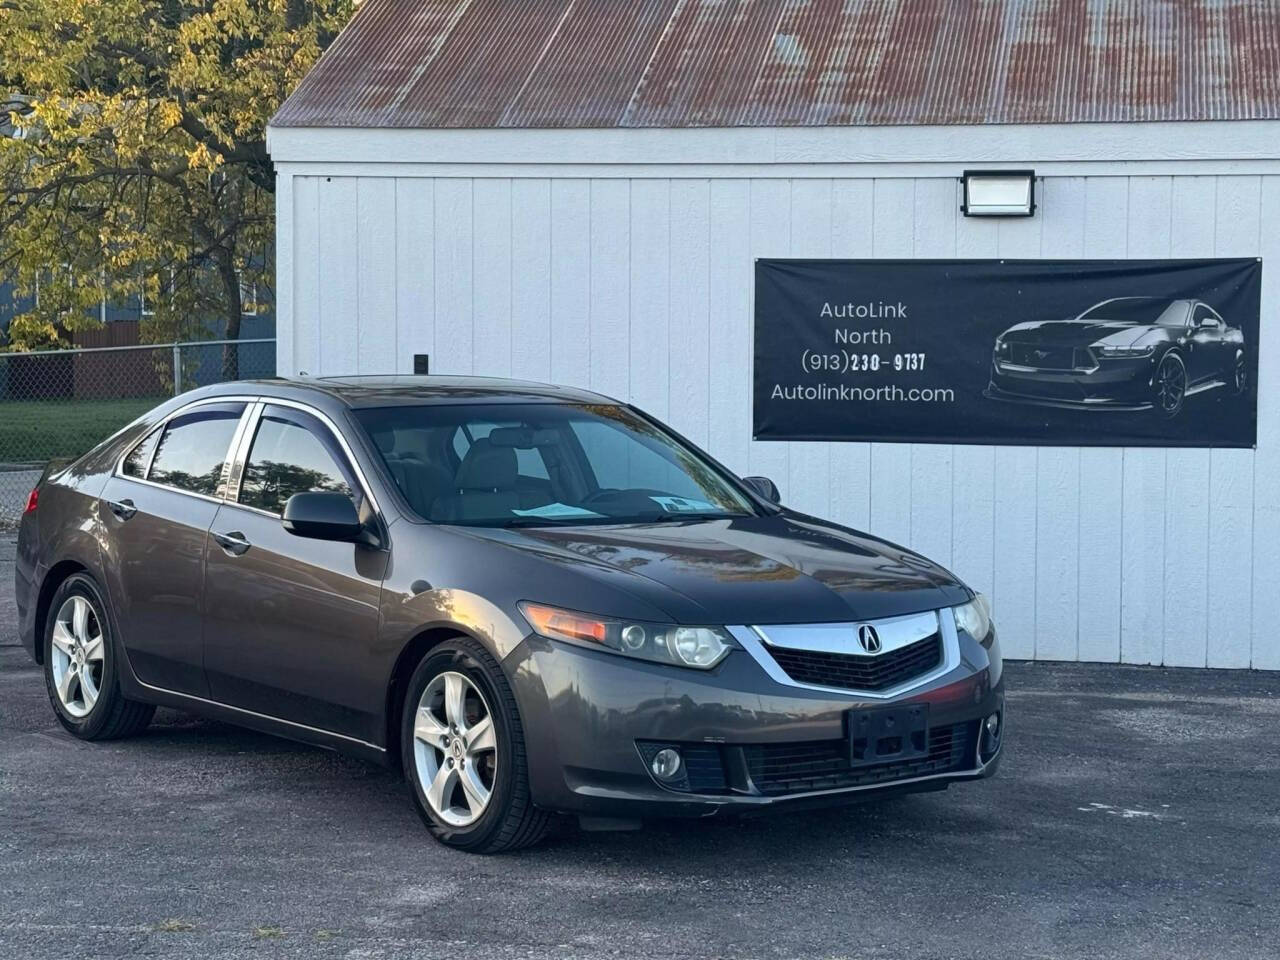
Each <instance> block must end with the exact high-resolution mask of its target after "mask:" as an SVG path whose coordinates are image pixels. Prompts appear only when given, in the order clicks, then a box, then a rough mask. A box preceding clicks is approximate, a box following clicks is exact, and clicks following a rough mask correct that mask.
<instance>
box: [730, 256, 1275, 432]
mask: <svg viewBox="0 0 1280 960" xmlns="http://www.w3.org/2000/svg"><path fill="white" fill-rule="evenodd" d="M1261 279H1262V263H1261V261H1259V260H1257V259H1252V258H1250V259H1236V260H757V261H756V303H755V379H754V388H755V403H754V422H755V431H754V432H755V436H756V439H758V440H891V441H915V442H930V443H995V444H1040V445H1046V446H1048V445H1053V446H1082V445H1089V446H1130V445H1145V446H1170V447H1251V446H1253V445H1254V444H1255V441H1256V435H1257V393H1256V389H1255V383H1256V380H1257V369H1258V314H1259V303H1260V295H1261Z"/></svg>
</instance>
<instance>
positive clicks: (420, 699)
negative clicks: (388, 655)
mask: <svg viewBox="0 0 1280 960" xmlns="http://www.w3.org/2000/svg"><path fill="white" fill-rule="evenodd" d="M400 744H401V746H400V759H401V763H402V764H403V767H404V772H405V780H406V781H407V782H408V784H409V790H410V793H411V794H412V796H413V801H414V805H415V806H416V807H417V808H418V813H419V815H420V816H421V817H422V819H423V822H425V823H426V825H427V828H428V829H429V830H430V831H431V833H432V834H433V835H434V836H435V838H436V839H437V840H439V841H440V842H441V843H444V844H447V845H448V846H451V847H456V848H457V849H459V850H467V851H470V852H472V853H501V852H503V851H506V850H515V849H519V848H520V847H526V846H530V845H531V844H534V843H537V842H538V841H539V840H541V839H542V838H543V836H545V835H546V832H547V830H548V828H549V826H550V823H551V817H550V815H549V814H548V813H546V812H545V811H542V810H539V809H537V808H536V807H535V806H534V805H533V801H532V799H531V796H530V791H529V772H528V761H527V758H526V755H525V746H524V730H523V727H522V726H521V723H520V714H519V711H518V710H517V708H516V700H515V695H514V694H513V693H512V692H511V686H510V684H508V683H507V678H506V676H505V675H504V674H503V673H502V669H501V667H499V666H498V663H497V661H495V660H494V659H493V657H491V656H490V655H489V653H488V651H486V650H485V649H484V648H483V647H481V646H480V645H479V644H477V643H476V642H475V641H473V640H468V639H458V640H452V641H447V642H446V643H444V644H442V645H440V646H438V647H435V648H434V649H432V650H431V652H430V653H428V654H427V655H426V656H425V657H424V658H423V660H422V662H421V663H420V664H418V668H417V669H416V670H415V671H414V672H413V676H412V677H411V678H410V680H409V685H408V688H407V690H406V693H405V701H404V711H403V713H402V715H401V726H400Z"/></svg>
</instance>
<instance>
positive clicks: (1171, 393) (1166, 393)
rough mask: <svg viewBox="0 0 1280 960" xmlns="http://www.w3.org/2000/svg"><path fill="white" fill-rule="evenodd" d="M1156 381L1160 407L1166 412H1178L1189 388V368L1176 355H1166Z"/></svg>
mask: <svg viewBox="0 0 1280 960" xmlns="http://www.w3.org/2000/svg"><path fill="white" fill-rule="evenodd" d="M1156 383H1157V387H1158V392H1157V396H1158V399H1159V401H1160V409H1161V410H1163V411H1164V412H1165V413H1176V412H1177V410H1178V408H1179V407H1180V406H1181V405H1182V396H1183V394H1184V393H1185V392H1186V389H1187V370H1186V367H1184V366H1183V365H1182V361H1181V360H1179V359H1178V358H1177V357H1174V356H1169V357H1165V358H1164V361H1163V362H1162V363H1161V364H1160V374H1159V377H1158V378H1157V381H1156Z"/></svg>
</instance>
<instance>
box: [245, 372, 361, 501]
mask: <svg viewBox="0 0 1280 960" xmlns="http://www.w3.org/2000/svg"><path fill="white" fill-rule="evenodd" d="M257 401H258V402H257V405H256V407H255V409H254V412H253V415H252V423H250V424H249V425H248V428H247V429H246V430H245V433H244V436H243V437H242V438H241V444H240V449H237V450H236V451H235V453H234V454H233V456H234V457H235V461H234V462H233V464H232V467H231V470H232V473H233V474H234V475H235V476H234V480H235V487H234V490H231V489H229V490H228V491H227V497H226V502H227V503H230V504H234V505H235V506H237V507H242V508H243V509H245V510H252V511H253V512H255V513H261V514H263V515H264V516H268V517H274V518H276V519H277V520H278V519H280V514H278V513H271V512H270V511H268V510H263V509H262V508H261V507H253V506H249V505H248V504H246V503H241V502H240V484H241V481H243V479H244V469H245V467H246V466H247V465H248V462H249V452H250V450H251V449H252V448H253V438H254V437H255V436H256V435H257V432H258V424H259V423H260V422H261V420H262V416H263V414H264V413H265V411H266V408H267V407H268V406H277V407H291V408H292V409H294V410H301V411H302V412H303V413H308V414H310V415H311V416H313V417H315V418H316V419H317V420H319V421H320V423H321V424H322V425H324V427H326V428H327V429H328V431H329V433H330V434H332V435H333V438H334V439H335V440H336V441H337V442H338V446H339V447H340V448H341V450H342V454H343V456H345V457H346V458H347V466H349V467H350V468H351V473H352V475H353V476H354V477H355V478H356V483H357V484H359V485H360V492H361V493H362V494H363V495H364V497H365V499H367V500H368V501H369V507H370V508H371V509H372V510H373V512H374V513H375V514H376V515H377V516H378V517H380V518H381V517H382V509H381V507H379V506H378V500H377V498H376V497H374V495H373V491H372V490H371V489H370V487H369V480H368V478H367V477H365V474H364V470H362V469H361V467H360V461H359V460H357V459H356V456H355V451H354V450H352V448H351V444H350V443H348V442H347V438H346V437H344V436H343V435H342V431H341V430H339V429H338V425H337V424H336V423H334V422H333V419H332V418H331V417H329V415H328V414H326V413H325V412H324V411H323V410H318V409H317V408H315V407H313V406H310V405H309V404H306V403H301V402H299V401H297V400H287V399H285V398H283V397H258V398H257ZM382 522H383V524H384V525H385V523H386V519H385V518H383V519H382Z"/></svg>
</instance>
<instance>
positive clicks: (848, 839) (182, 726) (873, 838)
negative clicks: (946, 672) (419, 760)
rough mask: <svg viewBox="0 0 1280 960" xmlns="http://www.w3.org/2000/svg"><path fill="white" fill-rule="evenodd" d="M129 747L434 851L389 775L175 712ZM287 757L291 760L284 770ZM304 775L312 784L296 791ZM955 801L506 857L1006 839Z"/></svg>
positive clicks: (564, 823)
mask: <svg viewBox="0 0 1280 960" xmlns="http://www.w3.org/2000/svg"><path fill="white" fill-rule="evenodd" d="M129 748H130V749H131V750H137V751H139V752H143V753H147V754H151V755H152V756H162V757H164V758H165V759H175V758H176V757H178V756H181V755H186V756H195V755H202V756H204V757H206V758H228V759H229V758H231V757H234V758H235V759H234V764H235V766H236V769H237V771H238V772H239V773H240V774H242V775H243V777H244V778H245V779H248V780H252V781H254V782H258V783H261V782H263V781H266V782H268V783H271V786H270V789H272V790H274V791H278V792H279V793H280V794H281V795H282V797H283V796H285V795H287V796H288V800H289V804H290V806H291V808H292V809H293V810H294V811H295V812H297V811H298V810H299V807H300V805H301V806H306V805H308V804H311V803H315V805H316V810H314V811H312V812H311V813H310V815H311V816H313V817H314V818H315V819H316V821H323V820H327V819H333V820H334V821H335V822H336V821H337V820H339V819H341V818H345V817H348V816H353V817H354V816H355V815H356V812H357V811H358V817H356V821H357V822H359V823H361V824H362V825H363V827H362V829H368V830H370V837H369V841H370V842H371V843H374V844H389V843H393V844H403V843H414V842H420V843H421V844H423V845H424V847H425V848H428V849H429V848H431V847H432V846H433V845H434V844H435V841H434V840H432V839H431V837H430V835H429V834H428V833H427V832H426V831H425V830H424V829H423V828H422V826H421V823H420V821H419V819H418V817H417V816H416V814H415V812H414V811H413V809H412V806H411V803H410V801H409V799H408V797H407V796H406V795H405V790H404V782H403V778H402V777H401V776H400V774H399V773H398V772H397V771H395V770H391V769H389V768H385V767H381V766H378V765H376V764H372V763H367V762H365V761H362V760H358V759H354V758H350V757H345V756H342V755H340V754H337V753H334V752H332V751H328V750H324V749H321V748H318V747H314V746H311V745H308V744H304V743H298V742H295V741H292V740H286V739H284V738H281V737H275V736H271V735H269V734H265V733H258V732H256V731H252V730H247V729H245V728H242V727H237V726H234V725H231V724H227V723H222V722H220V721H216V720H206V719H203V718H200V717H195V716H191V715H187V714H182V713H179V712H177V711H170V710H162V711H160V712H158V713H157V716H156V721H155V723H153V725H152V726H151V727H150V728H149V729H148V730H147V731H146V732H145V733H144V734H142V735H141V736H139V737H138V738H136V739H134V740H131V741H129ZM282 758H287V759H284V760H283V762H282ZM282 766H287V768H288V771H289V776H288V777H287V778H285V777H280V776H277V775H276V774H278V772H279V770H280V768H281V767H282ZM300 777H305V778H306V779H307V780H308V783H305V784H304V783H302V782H300ZM316 778H319V779H324V780H326V781H330V782H332V784H333V785H332V788H331V789H326V790H325V791H323V798H324V799H323V803H321V802H319V801H317V800H316V797H317V793H316V792H315V791H313V790H311V789H309V787H310V784H311V782H314V779H316ZM970 789H973V788H972V787H971V788H970ZM977 789H981V786H979V787H977ZM953 800H954V795H953V794H952V793H951V792H950V791H947V792H939V793H930V794H916V795H899V796H894V797H887V798H881V799H869V800H864V801H860V802H856V803H849V804H844V805H840V806H833V807H825V808H818V809H803V810H785V809H784V810H780V811H775V812H771V813H768V814H764V815H756V816H751V817H737V816H725V817H720V816H716V817H708V818H700V819H694V820H687V819H677V820H652V821H646V822H645V823H644V826H643V827H642V829H640V830H635V831H621V832H597V831H587V830H582V829H580V828H579V826H578V824H577V822H576V819H575V818H572V817H564V818H561V820H560V821H559V822H557V824H556V825H555V828H554V829H553V831H552V833H551V835H550V836H548V837H547V839H545V840H544V841H543V842H542V843H540V844H539V845H537V846H536V847H534V848H531V849H528V850H524V851H518V852H515V853H512V854H507V855H506V856H511V857H519V858H523V857H536V858H538V859H539V860H540V861H542V862H545V864H546V865H547V866H548V867H555V866H557V865H560V866H564V867H566V868H568V867H570V866H572V865H575V864H577V865H580V864H581V863H582V862H583V859H584V857H587V858H590V859H591V860H594V861H601V862H610V861H613V862H617V863H620V864H621V863H625V864H629V865H632V866H634V867H637V868H655V869H658V868H660V869H662V870H664V871H668V872H669V871H672V870H674V871H676V872H678V873H681V874H684V873H690V874H695V873H698V872H699V871H702V870H705V869H707V868H709V867H712V866H714V864H716V863H717V862H719V861H720V860H722V859H724V858H730V859H732V858H739V859H740V858H741V857H743V856H746V857H750V858H753V859H759V860H760V861H762V862H764V861H770V862H783V861H787V862H791V863H803V862H805V861H812V860H816V859H823V858H830V857H833V856H841V857H853V858H857V857H873V856H876V855H879V854H884V855H886V856H888V855H893V854H896V853H900V852H901V851H902V849H903V848H904V847H905V846H907V845H914V844H919V843H921V842H922V840H923V839H924V838H926V837H928V836H936V835H937V833H938V832H939V831H945V832H947V833H948V834H950V835H963V836H969V837H979V836H981V835H983V834H987V833H995V832H999V831H1000V830H1001V822H1000V820H999V818H998V817H996V816H995V815H993V814H991V815H988V814H983V813H982V812H981V809H980V808H975V807H973V806H971V805H964V806H961V805H957V804H956V803H954V802H952V801H953ZM388 828H390V829H391V833H390V834H389V833H388V832H387V831H388ZM458 855H459V856H464V855H462V854H458Z"/></svg>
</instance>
